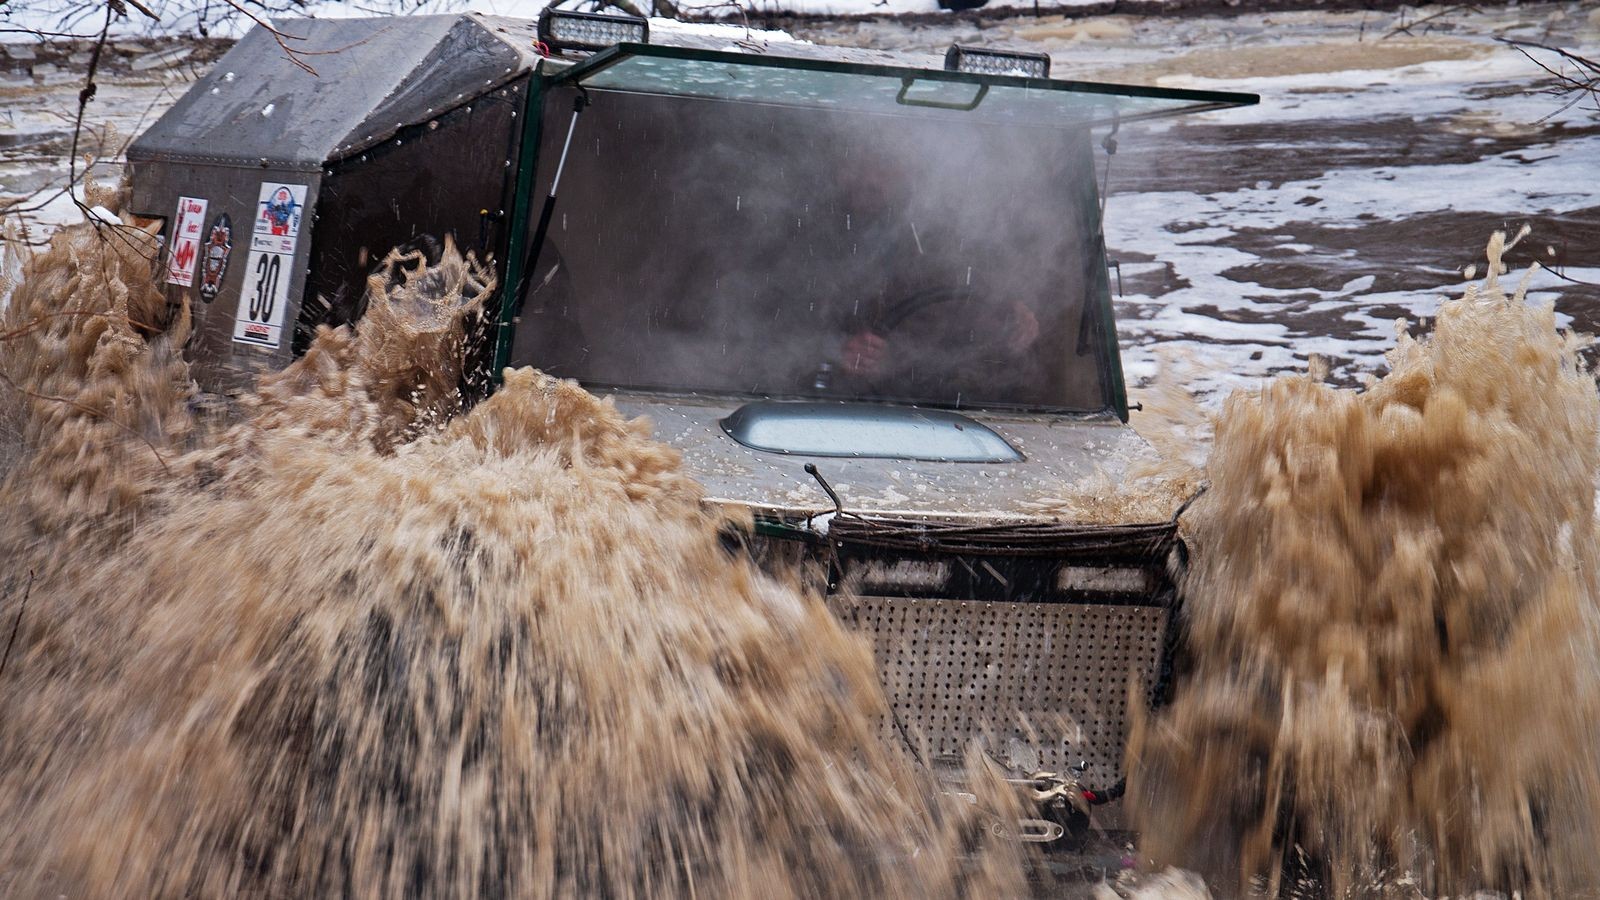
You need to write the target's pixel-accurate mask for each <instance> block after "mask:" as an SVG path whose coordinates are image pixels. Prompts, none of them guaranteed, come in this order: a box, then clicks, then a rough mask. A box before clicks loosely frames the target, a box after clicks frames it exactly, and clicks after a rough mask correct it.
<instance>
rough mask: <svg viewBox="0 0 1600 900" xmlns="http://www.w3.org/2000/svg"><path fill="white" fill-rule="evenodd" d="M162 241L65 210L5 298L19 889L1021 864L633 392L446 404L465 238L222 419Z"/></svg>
mask: <svg viewBox="0 0 1600 900" xmlns="http://www.w3.org/2000/svg"><path fill="white" fill-rule="evenodd" d="M153 252H154V246H153V241H152V240H151V239H150V238H149V236H148V235H144V234H143V233H142V232H137V231H135V230H132V229H115V230H107V229H101V231H99V232H96V231H94V230H92V229H90V228H88V227H87V226H84V227H79V228H75V229H68V230H66V231H64V232H62V233H61V234H59V235H57V236H56V238H55V240H54V241H53V242H52V244H51V247H50V248H49V250H48V251H46V252H45V253H43V254H41V255H40V256H39V257H37V258H35V259H34V260H33V261H32V262H31V263H30V264H29V266H28V269H27V271H26V274H25V278H24V281H23V283H22V284H21V286H20V287H18V288H17V290H16V292H15V295H14V297H13V302H12V304H11V306H10V308H9V309H8V310H7V311H6V312H5V314H4V318H3V320H0V331H3V332H4V333H5V334H6V335H7V342H6V344H5V346H4V353H3V356H0V374H3V376H4V378H5V380H6V381H7V385H6V386H0V398H3V399H0V404H3V405H0V441H4V444H3V447H0V466H3V467H4V468H3V469H0V476H3V478H4V481H3V485H0V509H3V510H4V514H3V516H0V555H3V556H4V558H5V559H6V560H7V564H6V565H7V567H6V569H5V570H4V574H3V582H0V597H3V598H4V599H3V603H0V609H3V610H5V613H6V614H5V615H4V616H3V618H4V619H5V620H6V622H7V624H8V625H9V622H10V620H11V611H12V610H15V609H19V608H20V604H21V602H22V598H23V597H27V598H28V599H27V605H26V608H25V613H26V614H25V616H24V618H23V619H22V625H21V630H20V633H19V637H18V639H17V645H16V647H15V648H14V649H13V651H12V656H11V659H10V661H9V664H8V666H7V668H6V670H5V672H4V675H3V676H0V823H5V824H4V825H0V873H4V874H0V894H6V895H12V896H38V895H43V894H45V893H49V894H50V895H52V896H53V895H55V894H57V893H61V894H65V895H67V896H93V897H161V896H224V895H234V894H237V893H240V892H245V891H250V892H256V895H260V896H326V895H333V894H346V895H355V896H372V897H378V896H397V895H407V896H421V897H430V896H440V897H443V896H485V895H488V896H502V895H503V896H553V895H561V896H572V895H581V896H750V895H755V894H758V893H759V894H760V895H763V896H772V897H784V896H950V895H958V894H972V895H977V896H999V895H1007V894H1013V893H1015V892H1016V891H1017V889H1018V884H1017V881H1016V878H1017V875H1016V873H1017V872H1018V871H1020V867H1019V866H1018V864H1017V861H1016V859H1015V858H1014V855H1013V851H1012V850H1011V849H1010V848H1009V847H1008V846H1006V845H996V844H984V843H982V842H980V841H979V840H978V837H977V829H976V828H975V827H974V823H973V821H972V819H971V816H970V815H969V814H967V813H966V812H965V811H964V810H962V809H959V808H948V807H946V806H945V805H944V804H943V802H942V801H939V800H935V799H931V798H932V797H934V796H935V795H934V794H933V792H932V791H931V790H930V786H929V785H928V784H926V783H925V782H923V781H922V780H921V779H920V778H919V777H917V776H916V775H915V774H914V773H913V772H912V771H910V770H909V769H908V767H907V766H906V764H905V763H904V762H903V761H902V760H901V759H900V758H899V757H896V756H892V755H891V751H890V750H888V749H887V748H885V747H883V746H881V745H880V744H879V743H878V742H877V740H876V737H875V731H874V727H875V715H876V714H877V713H878V711H879V710H880V709H881V708H882V707H881V704H882V698H881V696H880V694H879V690H878V687H877V684H876V680H875V677H874V674H873V670H872V667H871V661H870V657H869V655H868V652H867V650H866V648H865V647H864V646H863V645H862V644H861V643H859V642H858V641H856V640H854V639H852V638H850V637H849V636H847V635H846V633H845V632H843V631H842V630H841V628H840V627H839V626H838V625H837V624H836V623H835V622H834V620H833V619H832V618H831V617H830V616H829V615H828V613H827V612H826V609H825V607H824V605H823V604H822V602H821V601H820V600H819V599H818V598H816V597H813V596H806V595H804V594H801V593H799V592H798V591H796V590H795V589H793V588H790V587H786V586H782V585H779V584H777V583H776V582H774V581H772V580H770V579H768V578H766V577H764V576H762V575H761V574H759V573H758V572H757V571H756V570H754V569H753V568H752V567H751V566H750V565H749V564H748V563H746V562H745V561H743V560H742V559H739V558H737V557H734V556H731V555H730V554H728V553H727V552H726V551H725V550H724V549H723V548H722V546H721V544H720V543H719V540H718V527H719V525H720V524H721V521H720V520H719V518H718V517H717V515H715V514H714V513H712V512H708V511H707V510H706V509H705V508H704V507H703V506H702V505H701V502H700V501H701V496H700V492H699V490H698V488H697V487H696V485H695V484H694V483H693V482H692V481H691V480H690V479H689V478H688V477H687V476H685V475H684V473H683V472H682V470H681V468H680V467H679V461H678V458H677V456H676V454H674V453H673V452H672V451H670V450H669V449H668V448H666V447H664V446H662V445H660V444H657V443H655V442H653V441H651V440H650V439H649V437H648V436H647V428H646V426H645V425H643V424H641V423H638V422H629V421H626V420H624V419H623V418H622V417H621V416H620V415H619V414H618V413H617V412H616V410H615V409H614V408H613V407H612V406H611V405H610V404H609V403H607V402H602V401H600V400H597V399H596V398H594V397H592V396H590V395H588V394H586V393H584V392H583V391H581V390H579V389H578V388H576V387H575V386H573V385H571V384H569V383H563V382H558V381H555V380H552V379H549V378H545V377H543V376H541V375H539V374H537V373H535V372H532V371H520V372H514V373H511V374H510V375H509V376H508V378H507V382H506V385H505V388H504V389H503V390H501V391H500V392H499V393H497V394H496V395H495V396H494V397H493V398H492V399H490V400H488V401H487V402H485V403H482V404H480V405H478V406H477V407H475V408H474V409H473V410H472V411H471V412H470V413H464V414H463V413H459V411H458V409H457V408H456V407H457V405H458V404H459V398H458V397H457V396H456V395H455V394H454V386H455V384H456V383H457V380H458V379H457V376H458V375H459V371H458V369H457V368H456V363H455V362H453V361H455V360H459V357H460V354H459V352H458V349H459V342H460V340H461V322H462V319H463V317H464V316H469V315H471V314H472V313H473V311H474V310H475V309H476V308H477V306H478V305H480V304H481V303H482V302H483V301H484V299H485V298H486V297H487V296H488V294H489V289H490V285H489V283H488V276H487V275H486V273H485V272H484V271H483V270H482V269H481V267H479V266H477V265H476V264H475V263H473V262H471V261H470V260H463V259H461V258H460V257H459V256H455V255H454V254H453V253H450V254H447V257H446V260H445V261H444V262H443V263H441V264H440V266H438V267H437V268H434V269H430V270H427V271H426V272H424V273H423V274H422V275H420V276H407V275H403V274H401V275H396V276H394V277H393V278H391V279H390V280H388V281H383V280H379V281H377V282H375V283H374V284H373V286H372V296H371V300H370V307H371V311H369V313H368V316H367V318H366V319H365V320H363V323H362V324H361V325H359V326H358V327H357V328H356V329H355V330H354V331H351V330H339V331H325V332H324V333H322V334H320V335H319V336H318V338H317V340H316V343H315V345H314V347H313V348H312V351H311V352H310V353H308V355H307V356H306V357H305V358H304V359H303V360H301V361H300V362H298V363H296V364H295V365H294V366H293V367H291V368H290V369H289V370H288V371H286V372H285V373H283V374H281V375H279V376H275V377H272V378H270V379H267V380H266V381H264V383H263V384H262V386H261V387H260V389H259V391H258V393H257V395H256V396H255V397H253V398H250V399H249V400H248V401H247V402H246V403H244V404H243V420H242V421H240V422H236V423H233V424H228V425H223V424H214V423H209V422H206V421H202V420H200V419H197V418H196V416H195V415H192V414H191V413H190V411H189V408H190V406H191V405H192V404H191V402H190V401H191V400H192V399H193V389H192V387H191V385H190V382H189V380H188V377H187V372H186V370H185V368H184V365H183V363H182V360H181V358H180V355H179V352H178V350H179V348H180V347H181V345H182V343H183V340H184V338H185V334H186V329H187V318H186V315H185V314H184V312H183V310H181V309H179V310H171V309H168V308H167V306H166V304H165V301H164V299H163V298H162V296H161V294H160V293H159V292H158V291H156V290H155V289H154V288H153V286H152V285H151V281H150V278H151V272H152V271H153V269H154V267H153V266H152V264H151V259H152V257H153Z"/></svg>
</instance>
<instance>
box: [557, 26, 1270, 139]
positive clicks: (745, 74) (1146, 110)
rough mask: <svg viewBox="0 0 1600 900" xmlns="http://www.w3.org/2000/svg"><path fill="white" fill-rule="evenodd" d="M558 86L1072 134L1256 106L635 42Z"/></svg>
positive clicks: (1192, 95) (1228, 97)
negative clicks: (952, 118)
mask: <svg viewBox="0 0 1600 900" xmlns="http://www.w3.org/2000/svg"><path fill="white" fill-rule="evenodd" d="M555 80H556V81H557V82H565V83H576V84H578V85H581V86H582V87H584V88H587V89H592V90H602V91H619V92H625V93H635V94H654V95H661V96H677V97H689V98H697V99H710V100H727V101H733V102H741V103H766V104H776V105H781V106H796V107H805V108H813V109H837V110H839V111H841V112H852V113H867V114H874V113H876V114H886V115H917V116H931V117H939V116H945V117H950V116H962V117H972V118H974V119H977V120H980V121H984V120H986V121H993V122H996V123H1004V124H1009V125H1033V126H1044V127H1073V128H1080V127H1085V126H1088V127H1094V126H1096V125H1104V124H1111V123H1112V122H1133V121H1140V120H1145V119H1156V118H1165V117H1168V116H1174V115H1182V114H1186V113H1193V112H1204V111H1208V110H1215V109H1228V108H1232V107H1238V106H1250V105H1252V104H1255V103H1258V102H1260V97H1259V96H1257V95H1255V94H1243V93H1232V92H1224V91H1196V90H1183V89H1176V88H1156V87H1143V86H1138V85H1122V84H1106V83H1101V82H1089V81H1065V80H1060V79H1054V78H1029V77H1025V76H1021V75H988V74H979V73H975V72H951V71H946V70H943V69H922V68H913V67H909V66H892V65H879V64H873V63H861V62H847V61H842V60H836V59H813V58H807V57H796V56H782V55H770V54H755V53H737V52H729V51H722V50H702V49H697V48H692V47H676V46H667V45H659V44H634V43H622V44H617V45H615V46H613V47H609V48H607V49H605V50H602V51H600V52H598V53H596V54H595V55H594V56H591V57H590V58H588V59H587V60H584V61H583V62H581V63H579V64H577V65H575V66H573V67H572V68H570V69H568V70H566V71H565V72H562V73H561V74H560V75H558V76H557V77H556V79H555Z"/></svg>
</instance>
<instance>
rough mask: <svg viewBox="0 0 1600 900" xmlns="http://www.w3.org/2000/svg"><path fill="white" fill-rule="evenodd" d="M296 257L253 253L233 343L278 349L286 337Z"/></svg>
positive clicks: (246, 265) (246, 276)
mask: <svg viewBox="0 0 1600 900" xmlns="http://www.w3.org/2000/svg"><path fill="white" fill-rule="evenodd" d="M293 266H294V257H293V256H291V255H289V254H287V253H271V252H268V251H265V250H252V251H250V261H249V262H248V263H246V264H245V270H244V291H243V292H242V293H241V294H240V295H239V311H238V314H237V315H236V316H235V321H234V324H233V339H234V340H235V341H238V342H239V343H241V344H255V345H257V346H261V347H276V346H278V344H279V343H281V341H282V337H283V310H284V307H286V306H288V305H289V270H290V269H291V268H292V267H293Z"/></svg>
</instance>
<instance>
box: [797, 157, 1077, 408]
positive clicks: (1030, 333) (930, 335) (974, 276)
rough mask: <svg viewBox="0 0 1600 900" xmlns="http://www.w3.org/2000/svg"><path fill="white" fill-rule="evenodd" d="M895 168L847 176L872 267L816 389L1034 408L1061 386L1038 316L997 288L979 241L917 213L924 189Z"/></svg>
mask: <svg viewBox="0 0 1600 900" xmlns="http://www.w3.org/2000/svg"><path fill="white" fill-rule="evenodd" d="M891 162H892V161H890V160H883V159H878V160H871V159H868V160H862V161H861V164H858V165H856V166H852V167H850V168H849V169H847V170H844V171H843V172H842V173H841V174H839V175H838V176H836V183H837V184H838V185H839V187H840V188H841V189H842V191H841V192H842V202H841V204H840V205H841V206H842V207H843V208H844V210H845V215H846V216H848V217H849V219H850V221H851V224H852V229H853V228H854V227H855V223H856V222H860V223H861V226H860V227H861V231H862V235H861V240H862V243H865V244H866V246H867V247H868V248H869V250H868V251H867V253H866V254H865V258H866V259H867V260H868V262H869V264H868V265H866V266H864V267H863V270H862V271H861V272H860V273H859V274H858V275H857V277H856V278H854V279H852V280H853V281H854V286H853V287H854V289H853V290H850V291H847V292H846V295H848V296H851V298H852V303H851V306H850V309H849V310H848V311H845V310H838V311H837V312H836V315H835V331H836V333H839V334H840V335H841V336H842V337H841V340H840V342H839V347H838V349H837V351H836V353H835V359H836V360H837V362H836V364H835V365H830V364H829V363H827V362H824V363H823V364H822V366H821V367H819V372H818V373H817V377H816V378H815V379H814V380H813V384H812V388H813V389H814V390H817V391H819V392H823V391H827V392H837V393H843V394H846V395H851V396H860V397H878V398H884V399H923V400H942V401H943V402H944V403H947V404H950V405H955V406H960V405H961V403H962V400H963V399H966V400H967V401H968V402H969V403H971V402H979V403H981V402H982V401H983V400H984V399H985V398H988V399H993V398H994V397H997V396H1008V397H1011V398H1013V402H1018V401H1021V402H1027V398H1028V397H1030V396H1031V395H1032V394H1033V393H1034V392H1035V389H1037V388H1042V387H1044V386H1045V385H1046V383H1047V382H1048V380H1049V379H1048V373H1047V372H1046V371H1045V370H1046V367H1047V362H1046V360H1045V359H1043V358H1041V355H1040V353H1039V352H1038V351H1039V350H1042V349H1043V348H1042V347H1041V346H1040V337H1041V327H1040V324H1039V318H1038V316H1037V315H1036V314H1035V313H1034V311H1033V309H1032V308H1031V307H1030V306H1029V305H1028V304H1027V303H1025V302H1023V300H1022V299H1020V298H1019V297H1018V296H1016V295H1015V294H1014V293H1013V292H1010V291H1006V290H1004V289H1003V287H1002V288H1001V289H999V290H997V289H996V282H997V279H996V278H995V277H994V275H993V273H992V272H991V271H990V268H989V266H988V265H986V263H987V262H989V261H988V260H981V259H972V258H968V257H966V256H965V255H964V254H963V252H962V251H963V250H964V249H966V245H967V244H969V243H974V244H975V243H977V242H968V241H965V240H963V237H962V235H961V234H959V233H958V232H955V231H953V230H952V229H951V227H950V224H951V219H950V217H948V216H943V215H938V214H930V215H918V214H917V210H916V207H917V202H916V201H917V194H916V191H915V187H914V185H913V184H911V183H910V181H909V179H908V178H907V177H906V173H905V171H904V170H903V169H901V168H898V167H896V166H894V165H891V164H890V163H891ZM874 163H876V164H874ZM919 219H921V222H920V223H919V221H918V220H919ZM860 246H861V244H859V243H858V244H856V245H855V247H856V248H857V249H856V253H855V254H854V255H861V254H860V250H859V247H860ZM1037 402H1039V403H1044V402H1046V401H1044V400H1043V399H1042V398H1041V399H1040V400H1038V401H1037Z"/></svg>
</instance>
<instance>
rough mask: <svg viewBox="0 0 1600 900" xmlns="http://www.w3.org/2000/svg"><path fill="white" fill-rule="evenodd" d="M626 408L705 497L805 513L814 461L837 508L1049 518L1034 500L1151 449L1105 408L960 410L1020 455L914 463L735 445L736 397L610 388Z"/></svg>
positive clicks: (813, 491) (820, 506) (1107, 472)
mask: <svg viewBox="0 0 1600 900" xmlns="http://www.w3.org/2000/svg"><path fill="white" fill-rule="evenodd" d="M612 396H613V397H614V398H615V400H616V403H617V407H618V408H619V409H620V410H622V411H623V413H625V414H627V415H629V416H646V417H648V418H649V419H650V421H651V422H652V423H653V424H654V426H655V435H656V437H657V438H659V439H661V440H663V441H665V442H666V443H668V444H670V445H672V446H673V447H674V448H676V449H677V450H679V451H680V452H682V453H683V456H684V463H685V465H686V467H687V468H688V469H689V471H690V472H692V473H693V474H694V476H695V478H696V479H697V480H699V481H700V482H701V483H702V484H704V485H705V486H706V492H707V495H708V498H709V499H711V500H714V501H722V502H728V503H735V504H739V505H743V506H750V507H755V508H758V509H763V510H773V511H783V512H796V513H802V514H805V513H811V512H818V511H822V510H827V509H829V508H831V506H832V503H831V502H830V501H829V500H828V498H827V496H826V495H825V494H823V492H822V490H821V489H820V488H819V487H818V485H817V483H816V482H815V481H814V480H812V478H811V476H809V475H807V474H806V472H805V468H804V467H805V464H806V463H808V462H809V463H814V464H816V465H817V467H818V469H819V470H820V471H821V472H822V473H823V475H824V477H825V478H827V479H828V481H829V482H830V483H831V484H832V486H833V488H834V489H835V490H836V491H837V492H838V493H839V496H840V499H841V500H842V501H843V503H844V508H845V509H846V510H848V511H851V512H857V513H863V514H869V513H871V514H889V515H892V514H908V515H919V516H929V517H975V518H985V519H1016V520H1029V519H1049V518H1057V517H1058V516H1059V514H1057V515H1048V514H1045V513H1042V512H1040V511H1039V506H1038V505H1039V504H1041V503H1046V502H1048V501H1049V500H1051V499H1052V498H1057V497H1060V496H1061V495H1062V493H1063V491H1064V490H1066V489H1067V488H1068V487H1070V486H1073V485H1080V484H1085V483H1087V482H1089V480H1090V479H1094V478H1097V477H1102V476H1103V477H1104V479H1105V482H1104V483H1105V485H1106V487H1107V489H1114V487H1115V485H1116V484H1117V483H1118V482H1120V481H1121V480H1122V479H1123V478H1124V477H1125V476H1126V474H1127V471H1128V468H1129V467H1130V466H1131V465H1132V464H1134V463H1136V462H1138V461H1140V460H1149V459H1151V458H1152V457H1153V452H1152V451H1151V450H1150V448H1149V447H1148V446H1147V445H1146V444H1145V443H1144V441H1143V440H1142V439H1140V438H1139V436H1138V435H1137V434H1135V433H1134V432H1133V430H1132V429H1130V428H1128V427H1127V426H1126V425H1124V424H1122V423H1121V422H1119V421H1117V420H1116V419H1114V418H1111V417H1109V416H1106V417H1101V418H1076V417H1070V416H1046V415H1024V414H1014V413H987V412H981V411H976V410H963V412H964V414H966V415H967V416H969V417H971V418H972V419H974V420H976V421H978V422H981V423H982V424H984V425H987V426H988V427H990V428H992V429H994V431H995V432H996V433H997V434H999V435H1000V436H1001V437H1003V438H1005V440H1006V441H1007V442H1008V443H1009V444H1011V446H1013V447H1015V448H1016V449H1017V450H1018V451H1020V452H1021V453H1022V454H1023V456H1024V457H1025V458H1024V460H1023V461H1021V462H1014V463H948V462H921V461H915V460H909V459H864V458H863V459H856V458H839V457H821V456H819V457H810V456H801V455H798V454H783V453H771V452H765V451H760V450H752V449H750V448H748V447H744V446H741V445H740V444H739V443H738V442H737V441H735V440H733V438H731V437H729V436H728V434H727V433H726V432H725V431H724V430H723V428H722V426H721V424H720V422H721V420H723V419H725V418H727V417H728V416H730V415H732V414H733V412H734V411H735V410H736V409H738V408H739V406H740V405H742V402H743V401H740V400H737V399H711V398H693V397H687V398H679V397H670V396H665V395H654V394H622V393H618V394H613V395H612Z"/></svg>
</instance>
